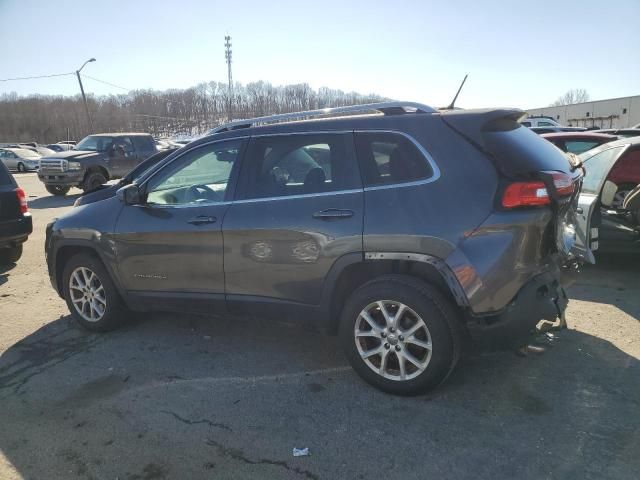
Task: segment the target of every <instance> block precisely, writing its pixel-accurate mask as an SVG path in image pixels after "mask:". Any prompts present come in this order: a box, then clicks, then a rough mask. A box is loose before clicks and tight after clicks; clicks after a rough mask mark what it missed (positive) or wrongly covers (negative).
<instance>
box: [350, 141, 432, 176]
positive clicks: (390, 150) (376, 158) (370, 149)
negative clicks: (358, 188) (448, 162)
mask: <svg viewBox="0 0 640 480" xmlns="http://www.w3.org/2000/svg"><path fill="white" fill-rule="evenodd" d="M356 149H357V151H358V159H359V160H360V169H361V171H362V178H363V181H364V185H365V187H371V186H378V185H390V184H396V183H405V182H412V181H416V180H422V179H427V178H429V177H431V176H433V169H432V168H431V165H430V164H429V163H428V161H427V159H426V158H425V156H424V155H423V154H422V153H421V152H420V150H418V148H417V147H416V145H415V144H414V143H413V142H412V141H411V140H409V139H408V138H407V137H405V136H403V135H400V134H398V133H389V132H381V133H378V132H375V133H368V132H361V133H356Z"/></svg>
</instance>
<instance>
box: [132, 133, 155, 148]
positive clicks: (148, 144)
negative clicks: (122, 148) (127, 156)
mask: <svg viewBox="0 0 640 480" xmlns="http://www.w3.org/2000/svg"><path fill="white" fill-rule="evenodd" d="M131 140H133V145H134V146H135V148H136V150H138V151H149V150H156V142H155V141H154V140H153V137H150V136H134V137H131Z"/></svg>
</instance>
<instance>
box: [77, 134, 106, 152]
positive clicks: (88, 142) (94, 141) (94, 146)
mask: <svg viewBox="0 0 640 480" xmlns="http://www.w3.org/2000/svg"><path fill="white" fill-rule="evenodd" d="M112 144H113V138H112V137H103V136H93V135H89V136H88V137H85V138H83V139H82V140H81V141H80V143H78V144H77V145H76V146H75V149H76V150H89V151H93V152H106V151H107V150H108V149H109V148H110V147H111V145H112Z"/></svg>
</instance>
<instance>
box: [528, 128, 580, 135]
mask: <svg viewBox="0 0 640 480" xmlns="http://www.w3.org/2000/svg"><path fill="white" fill-rule="evenodd" d="M531 131H532V132H535V133H537V134H538V135H542V134H544V133H560V132H586V131H587V129H586V128H583V127H531Z"/></svg>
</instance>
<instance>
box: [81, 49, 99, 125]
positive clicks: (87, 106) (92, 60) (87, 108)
mask: <svg viewBox="0 0 640 480" xmlns="http://www.w3.org/2000/svg"><path fill="white" fill-rule="evenodd" d="M95 61H96V59H95V58H90V59H89V60H87V61H86V62H84V63H83V64H82V66H81V67H80V68H79V69H78V70H76V76H77V77H78V83H79V84H80V91H81V92H82V100H83V101H84V109H85V111H86V112H87V119H88V120H89V128H90V129H91V131H90V132H89V133H95V132H94V131H93V122H92V121H91V114H90V113H89V105H88V104H87V96H86V95H85V94H84V87H83V86H82V79H81V78H80V72H81V71H82V69H83V68H84V66H85V65H86V64H87V63H89V62H95Z"/></svg>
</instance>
